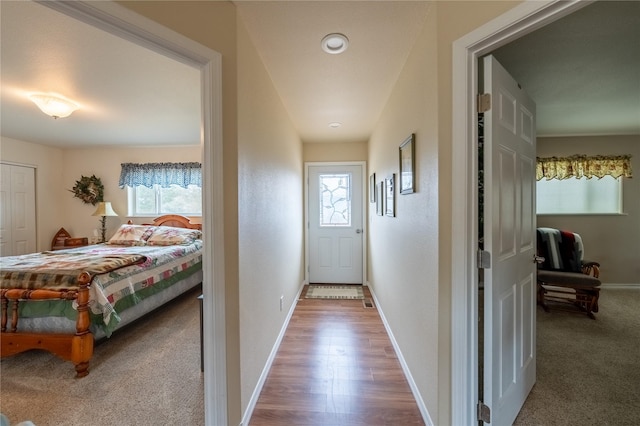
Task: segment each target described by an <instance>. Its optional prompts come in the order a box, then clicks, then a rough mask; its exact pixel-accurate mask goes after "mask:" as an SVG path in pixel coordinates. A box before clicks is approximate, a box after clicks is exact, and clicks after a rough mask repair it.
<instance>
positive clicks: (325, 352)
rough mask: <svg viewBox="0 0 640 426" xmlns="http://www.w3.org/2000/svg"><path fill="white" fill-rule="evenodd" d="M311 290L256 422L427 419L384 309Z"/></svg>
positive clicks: (339, 424)
mask: <svg viewBox="0 0 640 426" xmlns="http://www.w3.org/2000/svg"><path fill="white" fill-rule="evenodd" d="M305 291H306V288H305V289H304V290H303V293H302V294H303V297H302V298H301V299H300V300H299V301H298V304H297V306H296V308H295V311H294V313H293V316H292V318H291V320H290V322H289V326H288V327H287V330H286V332H285V335H284V337H283V339H282V343H281V345H280V348H279V350H278V353H277V354H276V358H275V360H274V361H273V364H272V366H271V370H270V372H269V374H268V376H267V379H266V382H265V384H264V386H263V389H262V392H261V394H260V397H259V398H258V402H257V403H256V407H255V409H254V411H253V415H252V417H251V421H250V423H249V424H250V426H272V425H273V426H276V425H277V426H282V425H292V426H293V425H295V426H301V425H305V426H315V425H322V426H360V425H367V426H375V425H424V421H423V419H422V416H421V414H420V410H419V409H418V406H417V404H416V401H415V399H414V397H413V394H412V393H411V389H410V388H409V385H408V383H407V380H406V378H405V376H404V374H403V372H402V368H401V366H400V363H399V361H398V358H397V356H396V353H395V351H394V349H393V345H392V344H391V341H390V340H389V337H388V335H387V333H386V330H385V328H384V325H383V324H382V320H381V319H380V316H379V314H378V311H377V310H376V309H375V308H371V307H365V305H364V304H363V301H362V300H344V299H331V300H330V299H304V293H305ZM364 293H365V298H366V299H368V300H371V293H370V292H369V289H368V288H366V287H365V288H364Z"/></svg>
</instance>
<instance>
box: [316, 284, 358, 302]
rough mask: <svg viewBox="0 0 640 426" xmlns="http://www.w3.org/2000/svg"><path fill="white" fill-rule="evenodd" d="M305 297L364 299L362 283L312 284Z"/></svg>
mask: <svg viewBox="0 0 640 426" xmlns="http://www.w3.org/2000/svg"><path fill="white" fill-rule="evenodd" d="M304 297H305V299H364V293H363V292H362V286H361V285H324V284H323V285H319V284H310V285H309V288H308V289H307V294H305V296H304Z"/></svg>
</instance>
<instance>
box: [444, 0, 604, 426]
mask: <svg viewBox="0 0 640 426" xmlns="http://www.w3.org/2000/svg"><path fill="white" fill-rule="evenodd" d="M589 3H591V2H583V1H579V0H570V1H566V2H564V1H562V2H561V1H555V0H554V1H545V2H540V1H525V2H524V3H522V4H520V5H518V6H516V7H514V8H513V9H511V10H509V11H507V12H506V13H504V14H502V15H500V16H499V17H497V18H496V19H494V20H492V21H490V22H488V23H486V24H484V25H482V26H480V27H478V28H477V29H475V30H474V31H472V32H470V33H468V34H467V35H465V36H463V37H461V38H460V39H458V40H456V41H455V42H454V43H453V48H452V55H453V58H452V59H453V67H452V75H453V79H452V105H453V108H452V111H453V112H452V120H451V121H452V168H451V170H452V191H451V192H452V194H453V195H452V224H453V226H452V227H451V234H450V238H451V259H452V262H451V283H452V284H451V286H452V289H451V411H450V412H451V424H459V425H474V424H477V422H478V421H477V412H476V404H477V403H478V329H477V327H478V322H477V316H478V288H477V283H478V270H477V268H476V250H477V247H478V226H477V216H478V201H477V200H478V191H477V183H478V182H477V176H478V169H477V135H478V132H477V125H478V120H477V110H476V103H475V102H474V100H475V96H476V94H477V93H478V59H479V58H480V57H481V56H483V55H486V54H488V53H490V52H491V51H492V50H495V49H497V48H498V47H500V46H503V45H505V44H507V43H509V42H511V41H513V40H516V39H517V38H519V37H522V36H524V35H525V34H528V33H530V32H533V31H535V30H536V29H538V28H540V27H543V26H545V25H547V24H549V23H551V22H553V21H555V20H557V19H559V18H561V17H563V16H566V15H568V14H570V13H572V12H574V11H576V10H578V9H579V8H582V7H584V6H586V5H588V4H589ZM487 202H488V201H487V200H485V203H487Z"/></svg>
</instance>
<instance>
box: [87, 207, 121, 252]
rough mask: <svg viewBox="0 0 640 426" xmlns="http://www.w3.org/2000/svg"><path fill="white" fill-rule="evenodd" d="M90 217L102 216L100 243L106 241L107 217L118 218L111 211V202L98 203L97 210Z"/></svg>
mask: <svg viewBox="0 0 640 426" xmlns="http://www.w3.org/2000/svg"><path fill="white" fill-rule="evenodd" d="M91 216H102V217H101V219H100V224H101V229H102V240H101V241H100V242H101V243H104V242H105V241H106V238H105V234H106V232H107V216H118V213H116V212H114V211H113V208H112V207H111V202H109V201H101V202H99V203H98V208H97V209H96V211H95V212H93V214H92V215H91Z"/></svg>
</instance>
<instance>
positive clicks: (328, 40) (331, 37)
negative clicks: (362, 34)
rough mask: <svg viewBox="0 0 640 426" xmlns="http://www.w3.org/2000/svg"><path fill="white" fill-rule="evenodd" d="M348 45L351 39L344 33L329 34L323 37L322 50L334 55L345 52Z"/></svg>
mask: <svg viewBox="0 0 640 426" xmlns="http://www.w3.org/2000/svg"><path fill="white" fill-rule="evenodd" d="M347 47H349V39H348V38H347V36H346V35H344V34H340V33H332V34H327V35H326V36H325V37H324V38H323V39H322V50H324V51H325V52H327V53H330V54H332V55H337V54H338V53H342V52H344V51H345V50H347Z"/></svg>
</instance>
